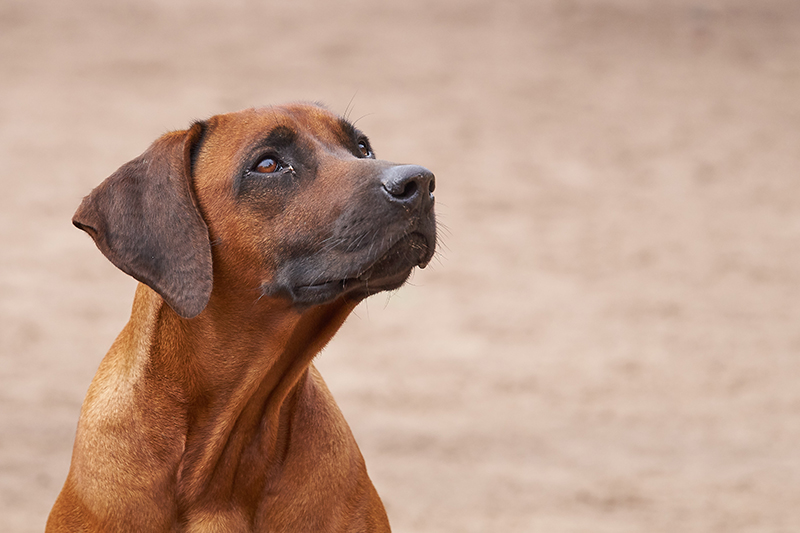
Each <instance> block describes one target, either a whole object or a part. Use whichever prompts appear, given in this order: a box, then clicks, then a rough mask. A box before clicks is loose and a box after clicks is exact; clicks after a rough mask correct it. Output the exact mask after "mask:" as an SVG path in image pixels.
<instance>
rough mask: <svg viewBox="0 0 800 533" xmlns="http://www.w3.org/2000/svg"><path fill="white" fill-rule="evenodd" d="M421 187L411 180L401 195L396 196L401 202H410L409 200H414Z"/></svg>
mask: <svg viewBox="0 0 800 533" xmlns="http://www.w3.org/2000/svg"><path fill="white" fill-rule="evenodd" d="M418 188H419V186H418V185H417V181H416V180H411V181H408V182H406V183H405V186H404V187H403V190H402V191H400V194H396V195H395V196H396V197H397V198H400V199H401V200H408V199H409V198H413V197H414V195H415V194H417V189H418Z"/></svg>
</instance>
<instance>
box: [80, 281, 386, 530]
mask: <svg viewBox="0 0 800 533" xmlns="http://www.w3.org/2000/svg"><path fill="white" fill-rule="evenodd" d="M355 305H356V302H352V301H346V300H344V299H340V300H337V301H335V302H332V303H330V304H327V305H323V306H317V307H313V308H311V309H308V310H306V311H304V312H302V313H299V312H297V311H294V310H292V309H291V308H290V307H289V306H288V304H287V303H286V302H284V301H279V300H272V299H268V298H262V299H260V300H257V301H256V300H255V299H253V298H249V299H248V300H247V301H245V300H242V299H238V298H235V297H231V298H228V299H222V298H219V297H217V295H215V294H212V297H211V300H210V302H209V304H208V307H207V308H206V309H205V310H204V311H203V312H202V313H201V314H200V315H198V316H197V317H195V318H193V319H188V320H187V319H183V318H181V317H179V316H178V315H177V314H175V313H174V312H173V311H172V309H170V308H169V306H168V305H166V304H165V303H164V302H163V300H162V299H161V298H160V297H159V296H158V295H157V294H156V293H155V292H153V291H152V290H151V289H149V288H148V287H146V286H144V285H139V287H138V289H137V292H136V298H135V300H134V306H133V312H132V316H131V321H130V322H129V324H128V325H127V326H126V327H125V329H124V330H123V331H122V333H121V334H120V336H119V337H118V339H117V341H116V342H115V344H114V346H113V347H112V349H111V351H110V352H109V354H108V355H107V356H106V358H105V359H104V360H103V363H102V364H101V366H100V369H99V370H98V373H97V376H96V378H95V380H94V381H93V383H92V386H91V388H90V390H89V393H88V394H87V398H86V402H85V403H84V407H83V410H82V414H81V422H80V424H79V428H78V434H77V437H76V446H75V452H74V456H73V468H72V471H71V472H70V476H71V477H73V481H74V482H75V483H74V485H71V486H75V487H81V489H80V490H85V491H87V492H91V493H93V494H94V497H93V498H87V499H86V500H88V501H89V502H90V503H89V505H92V506H93V508H90V509H88V510H89V514H90V515H92V516H94V517H96V518H97V520H98V523H100V524H101V525H102V524H103V523H110V522H106V521H107V520H108V521H110V520H111V519H112V518H111V517H110V516H109V513H110V511H108V509H114V508H115V507H116V508H119V506H120V503H122V504H123V505H124V506H125V508H127V509H128V512H127V513H125V514H126V515H127V516H125V517H124V518H125V520H126V523H127V526H128V527H130V526H131V524H132V523H136V522H142V526H144V525H145V523H146V524H147V527H145V528H143V529H141V530H142V531H145V530H147V531H150V530H153V531H156V530H158V531H161V530H163V531H218V530H219V531H253V530H267V529H273V528H275V529H283V528H284V527H288V528H289V529H287V530H291V523H292V520H293V518H292V513H296V512H298V511H297V509H302V508H309V507H313V506H315V505H318V504H317V502H316V501H302V502H297V501H296V500H292V499H291V498H292V495H293V494H297V493H298V492H299V491H298V489H297V487H305V488H306V489H309V487H312V488H313V490H306V491H305V492H307V493H310V494H319V498H320V502H322V501H323V499H324V498H326V495H328V497H329V495H330V493H331V492H333V493H336V494H338V495H339V497H340V498H341V495H342V494H344V495H347V497H346V498H342V501H343V503H344V504H346V505H351V506H352V505H356V506H358V505H360V504H359V502H364V501H374V500H377V501H378V502H379V498H378V497H377V494H376V493H375V490H374V488H373V487H372V485H371V483H370V482H369V479H368V478H367V475H366V470H365V468H364V467H363V459H362V458H361V455H360V452H358V448H357V446H356V445H355V441H354V440H353V438H352V435H351V434H350V432H349V429H348V428H347V425H346V423H345V422H344V419H343V418H342V417H341V413H340V412H339V411H338V409H337V408H336V406H335V403H334V402H333V399H332V398H331V397H330V393H329V392H328V390H327V388H325V385H324V383H323V382H322V380H321V378H320V377H319V375H318V374H317V372H316V369H314V367H313V366H311V360H312V359H313V357H314V356H315V355H316V354H317V353H318V352H319V351H320V350H321V349H322V348H323V347H324V345H325V344H326V343H327V342H328V340H330V338H331V337H332V336H333V334H334V333H335V332H336V331H337V330H338V328H339V327H340V326H341V325H342V323H343V322H344V320H345V318H346V317H347V315H348V314H349V313H350V312H351V311H352V310H353V308H354V307H355ZM331 406H332V407H331ZM109 412H112V413H113V415H111V416H109V414H108V413H109ZM120 420H124V422H120ZM120 465H123V467H124V465H131V469H136V471H138V470H139V469H141V471H142V472H145V474H143V475H141V476H139V477H136V476H132V475H128V476H125V477H124V481H125V484H126V486H124V487H120V486H119V481H118V478H115V477H114V472H115V471H118V470H119V469H120ZM343 472H344V475H343ZM98 496H100V497H99V498H98ZM304 497H305V496H304ZM79 498H80V496H79ZM80 499H82V500H83V499H84V498H80ZM103 499H105V503H97V501H102V500H103ZM334 499H335V498H334ZM353 502H356V503H355V504H354V503H353ZM106 505H107V507H106ZM292 509H295V510H292ZM380 509H381V511H382V506H380ZM114 512H115V513H117V514H118V512H119V511H118V509H116V510H115V511H114ZM326 513H327V514H329V515H330V516H332V517H336V516H338V515H339V513H338V511H330V512H328V511H326ZM379 514H380V513H379ZM366 520H367V522H365V523H367V524H369V523H373V522H374V523H380V524H383V523H384V522H385V514H384V515H383V516H371V517H368V518H367V519H366ZM156 524H159V526H156ZM279 526H280V527H279ZM340 527H341V524H339V525H337V526H335V527H334V526H330V530H333V529H336V530H338V529H339V528H340ZM323 529H324V530H328V529H329V526H326V527H325V528H320V530H323ZM370 529H372V528H370ZM378 529H381V530H383V529H382V528H378ZM107 530H112V528H108V529H107ZM114 530H116V529H114ZM386 530H388V523H386Z"/></svg>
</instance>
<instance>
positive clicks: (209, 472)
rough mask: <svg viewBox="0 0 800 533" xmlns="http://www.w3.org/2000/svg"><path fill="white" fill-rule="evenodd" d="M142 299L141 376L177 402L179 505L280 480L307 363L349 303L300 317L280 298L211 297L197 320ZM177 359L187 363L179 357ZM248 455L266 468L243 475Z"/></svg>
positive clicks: (144, 294)
mask: <svg viewBox="0 0 800 533" xmlns="http://www.w3.org/2000/svg"><path fill="white" fill-rule="evenodd" d="M143 298H146V299H148V300H150V301H151V302H154V303H151V305H149V306H145V307H147V308H149V311H148V312H149V313H150V317H149V318H150V320H151V324H152V326H153V328H152V330H151V334H150V339H148V341H149V342H147V344H149V350H148V357H149V361H148V365H149V366H150V367H151V372H148V373H147V375H149V376H153V377H155V376H157V377H158V378H159V380H160V381H161V382H160V383H158V384H157V386H158V387H159V388H162V389H164V388H167V389H172V390H173V391H174V393H175V394H176V395H177V396H178V397H179V398H180V401H179V403H181V404H183V405H182V407H183V409H182V411H183V414H184V416H185V435H184V439H185V440H184V449H183V453H182V457H181V460H180V463H179V466H178V470H177V473H176V476H177V481H176V482H177V487H176V488H177V492H178V494H179V499H180V500H182V501H183V503H184V504H187V503H188V504H189V505H191V503H192V502H198V501H200V500H207V501H208V502H215V501H216V502H220V501H230V498H231V497H232V496H233V492H234V490H236V488H237V487H238V488H239V489H241V488H244V487H242V484H245V483H257V484H262V485H264V484H266V483H267V482H268V481H269V480H268V478H269V477H270V475H272V474H274V475H279V472H280V467H281V464H280V462H281V456H282V454H283V453H285V448H286V447H287V446H289V444H290V442H289V440H290V436H289V434H288V433H289V428H290V426H291V420H292V415H293V405H294V402H296V401H297V396H298V394H302V389H303V388H304V384H305V381H306V380H308V379H309V375H308V369H309V365H310V364H311V361H312V359H313V358H314V356H315V355H316V354H317V353H318V352H319V351H320V350H321V349H322V348H323V347H324V346H325V344H326V343H327V342H328V341H329V340H330V338H331V337H332V336H333V335H334V333H336V331H337V330H338V329H339V327H340V326H341V325H342V323H343V322H344V320H345V319H346V318H347V316H348V315H349V313H350V312H351V311H352V310H353V308H354V307H355V305H356V303H354V302H348V301H344V300H340V301H336V302H334V303H331V304H328V305H325V306H318V307H314V308H311V309H309V310H307V311H305V312H304V313H302V314H301V313H298V312H296V311H293V310H292V309H291V308H290V307H289V306H288V304H287V303H285V302H282V301H276V300H270V299H267V298H263V299H261V300H258V301H255V299H252V298H251V299H250V300H249V301H248V302H243V301H240V302H237V301H231V299H223V298H216V297H215V296H214V295H212V298H211V301H210V302H209V304H208V307H207V308H206V310H205V311H203V313H201V314H200V315H198V316H197V317H195V318H193V319H190V320H185V319H182V318H180V317H178V316H177V315H176V314H175V313H174V312H173V311H172V310H171V309H170V308H169V307H168V306H167V305H166V304H164V303H163V301H160V298H159V297H158V296H157V295H156V294H155V293H153V292H152V291H151V290H150V289H148V288H146V287H144V286H140V288H139V290H138V291H137V300H140V299H143ZM159 301H160V304H159ZM136 306H137V304H134V309H136ZM154 311H155V312H154ZM134 312H135V311H134ZM265 331H269V332H270V334H269V335H264V332H265ZM234 332H235V333H234ZM167 335H169V337H170V338H166V336H167ZM265 339H267V341H266V343H265ZM178 347H180V348H181V349H179V350H178V349H176V348H178ZM175 353H189V354H192V357H191V358H190V359H189V360H176V359H175V357H174V354H175ZM153 386H154V387H155V386H156V385H153ZM162 393H163V391H162ZM254 456H257V457H259V458H260V461H252V460H250V461H247V462H248V463H249V464H251V465H252V464H264V465H265V469H264V471H263V472H260V473H255V472H243V470H245V469H240V468H239V467H240V465H241V464H242V459H243V458H246V457H249V458H252V457H254ZM212 480H213V483H212ZM208 487H213V489H212V490H213V491H214V492H213V494H212V493H210V492H209V489H208Z"/></svg>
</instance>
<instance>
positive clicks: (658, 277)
mask: <svg viewBox="0 0 800 533" xmlns="http://www.w3.org/2000/svg"><path fill="white" fill-rule="evenodd" d="M290 100H314V101H322V102H325V103H326V104H327V105H328V106H329V107H330V108H331V109H332V110H334V111H335V112H338V113H344V112H345V110H346V109H347V108H348V106H349V107H350V108H351V109H352V111H351V113H350V116H351V118H353V119H356V120H357V121H358V126H359V127H360V128H361V129H363V130H364V131H366V132H367V133H368V134H369V135H370V137H371V138H372V141H373V144H374V146H375V148H376V151H377V153H378V155H379V157H382V158H386V159H390V160H394V161H398V162H413V163H418V164H422V165H425V166H427V167H429V168H431V169H432V170H434V171H435V173H436V175H437V191H436V194H437V202H438V203H437V209H438V213H439V219H440V221H441V223H442V226H443V232H442V233H443V243H444V246H443V247H442V249H441V251H440V253H439V256H438V259H437V260H436V261H435V262H434V263H433V265H432V266H431V267H430V268H428V269H427V270H425V271H421V272H418V273H417V274H416V275H415V276H414V278H413V280H412V283H411V284H410V285H409V286H406V287H404V288H403V289H401V290H400V291H399V292H397V293H395V294H393V295H390V296H387V295H379V296H376V297H373V298H372V299H371V300H369V301H368V302H367V303H366V304H365V305H363V304H362V306H361V307H360V308H359V309H358V311H357V313H356V315H355V316H353V317H351V318H350V320H349V321H348V323H347V324H346V325H345V327H344V328H343V330H342V331H341V333H340V334H339V335H338V337H337V338H335V339H334V341H333V343H332V344H331V345H330V346H329V347H328V348H327V349H326V351H325V352H324V353H323V354H322V356H321V357H320V358H319V359H318V366H319V367H320V369H321V370H322V372H323V375H324V376H325V377H326V379H327V381H328V383H329V385H330V387H331V389H332V390H333V392H334V395H335V396H336V398H337V399H338V401H339V403H340V406H341V407H342V409H343V411H344V412H345V415H346V417H347V418H348V421H349V422H350V424H351V426H352V428H353V431H354V433H355V434H356V438H357V439H358V441H359V443H360V445H361V448H362V451H363V453H364V455H365V457H366V460H367V464H368V468H369V470H370V473H371V475H372V478H373V480H374V482H375V484H376V486H377V488H378V490H379V492H380V493H381V495H382V496H383V499H384V501H385V504H386V507H387V509H388V512H389V515H390V518H391V520H392V523H393V526H394V529H395V530H396V531H398V532H412V531H413V532H488V531H491V532H496V531H497V532H499V531H502V532H526V533H527V532H546V533H558V532H583V531H586V532H614V533H617V532H619V533H625V532H664V533H673V532H678V531H679V532H682V533H685V532H721V533H722V532H725V533H729V532H762V531H763V532H770V533H775V532H796V531H800V444H799V442H800V3H798V2H796V1H793V0H792V1H790V0H787V1H778V0H765V1H761V0H760V1H758V2H754V1H749V0H730V1H723V0H719V1H706V2H703V1H700V0H695V1H691V0H675V1H666V0H665V1H646V0H552V1H540V2H537V1H534V0H517V1H506V0H483V1H477V0H402V1H389V2H386V1H381V2H379V1H368V0H362V1H325V0H318V1H313V0H299V1H294V2H257V1H246V0H225V1H221V0H220V1H217V2H211V1H207V0H200V1H189V0H184V1H167V0H162V1H159V0H135V1H119V2H108V1H101V0H71V1H69V2H60V1H55V0H54V1H52V2H45V1H41V0H1V1H0V531H3V532H13V533H17V532H19V533H23V532H34V531H41V530H42V528H43V525H44V521H45V519H46V516H47V513H48V511H49V508H50V506H51V505H52V502H53V500H54V498H55V496H56V494H57V492H58V490H59V489H60V486H61V484H62V483H63V480H64V477H65V475H66V472H67V468H68V464H69V459H70V450H71V446H72V439H73V436H74V431H75V424H76V421H77V417H78V411H79V408H80V404H81V401H82V399H83V395H84V393H85V391H86V388H87V387H88V384H89V381H90V380H91V377H92V375H93V374H94V371H95V369H96V367H97V365H98V364H99V362H100V359H101V358H102V356H103V354H104V353H105V351H106V349H107V348H108V346H109V345H110V344H111V342H112V340H113V339H114V337H115V336H116V334H117V332H118V331H119V330H120V329H121V328H122V326H123V325H124V323H125V321H126V319H127V316H128V313H129V309H130V303H131V299H132V296H133V289H134V282H133V281H132V280H131V279H129V278H127V277H126V276H125V275H124V274H122V273H121V272H119V271H117V270H115V268H114V267H113V266H112V265H111V264H110V263H108V262H107V261H106V260H105V259H104V258H103V257H102V256H101V254H100V253H99V252H98V251H97V250H96V249H95V247H94V246H93V244H92V243H91V241H90V239H88V238H87V237H86V236H85V235H83V234H81V232H79V231H77V230H75V229H74V228H72V226H71V224H70V217H71V215H72V212H73V211H74V209H75V207H76V206H77V205H78V203H79V201H80V199H81V197H82V196H83V195H85V194H87V193H88V192H89V190H90V189H91V188H92V187H93V186H94V185H96V184H97V183H99V182H100V181H101V180H102V179H104V178H105V177H106V176H107V175H109V174H110V173H111V172H113V171H114V170H115V169H116V168H117V167H118V166H120V165H121V164H122V163H124V162H126V161H127V160H129V159H131V158H133V157H135V156H137V155H138V154H139V153H141V152H142V151H143V150H144V149H145V148H146V147H147V145H148V144H149V143H150V142H151V141H152V140H153V139H155V138H156V137H157V136H159V135H160V134H162V133H164V132H165V131H168V130H172V129H181V128H184V127H186V126H187V125H188V124H189V123H190V122H191V121H192V120H193V119H198V118H205V117H208V116H210V115H212V114H215V113H219V112H224V111H232V110H236V109H240V108H244V107H250V106H259V105H265V104H270V103H282V102H285V101H290Z"/></svg>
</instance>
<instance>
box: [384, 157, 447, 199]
mask: <svg viewBox="0 0 800 533" xmlns="http://www.w3.org/2000/svg"><path fill="white" fill-rule="evenodd" d="M381 181H382V182H383V188H384V190H385V192H386V193H388V195H389V197H390V199H391V200H392V201H394V202H401V203H403V204H404V205H412V204H413V205H417V204H418V203H422V204H425V205H427V204H428V203H430V201H431V200H432V199H433V194H432V193H433V189H434V187H435V184H434V178H433V174H432V173H431V171H430V170H428V169H426V168H424V167H420V166H417V165H398V166H393V167H391V168H389V169H387V170H386V171H385V172H384V174H383V175H382V176H381Z"/></svg>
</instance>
